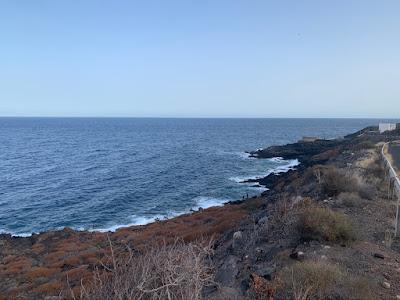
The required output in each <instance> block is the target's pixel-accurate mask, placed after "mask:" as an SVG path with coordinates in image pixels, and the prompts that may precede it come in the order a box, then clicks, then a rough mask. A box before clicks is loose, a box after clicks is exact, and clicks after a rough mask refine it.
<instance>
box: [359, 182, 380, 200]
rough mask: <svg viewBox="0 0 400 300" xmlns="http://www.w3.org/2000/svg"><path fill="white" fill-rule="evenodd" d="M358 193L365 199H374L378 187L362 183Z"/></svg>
mask: <svg viewBox="0 0 400 300" xmlns="http://www.w3.org/2000/svg"><path fill="white" fill-rule="evenodd" d="M358 194H359V195H360V197H361V198H363V199H367V200H372V199H374V198H375V195H376V188H375V187H374V186H372V185H369V184H366V183H364V184H362V185H360V187H359V190H358Z"/></svg>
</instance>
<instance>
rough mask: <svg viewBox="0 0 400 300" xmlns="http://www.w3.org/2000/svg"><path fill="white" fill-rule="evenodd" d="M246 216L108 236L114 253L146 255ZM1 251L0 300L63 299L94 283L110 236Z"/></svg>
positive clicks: (220, 211) (206, 215) (49, 236)
mask: <svg viewBox="0 0 400 300" xmlns="http://www.w3.org/2000/svg"><path fill="white" fill-rule="evenodd" d="M246 215H247V211H246V208H245V207H244V206H243V205H226V206H224V207H213V208H209V209H206V210H204V211H202V212H197V213H193V214H189V215H184V216H180V217H177V218H174V219H171V220H167V221H160V222H155V223H152V224H149V225H146V226H135V227H128V228H122V229H120V230H118V231H116V232H114V233H110V234H109V238H110V240H111V242H112V243H113V245H115V246H116V249H118V248H119V249H122V247H124V246H126V245H128V246H129V247H130V248H133V249H142V248H143V247H148V246H149V245H151V244H152V243H161V242H164V241H166V242H167V243H168V242H170V241H173V240H175V239H176V238H177V237H178V238H182V239H184V240H185V241H193V240H196V239H199V238H205V237H210V236H215V235H219V234H220V233H222V232H224V231H226V230H228V229H229V228H232V227H233V225H234V224H236V223H237V222H238V221H239V220H241V219H243V218H244V217H245V216H246ZM0 246H1V248H0V262H1V263H0V292H1V293H0V295H1V296H0V299H16V298H17V297H21V296H22V297H23V296H24V295H25V296H26V295H29V296H30V297H34V296H37V297H38V299H40V298H42V296H44V295H46V296H47V295H54V296H57V295H59V294H60V292H61V291H64V293H65V291H67V290H68V289H69V288H71V289H72V290H73V291H74V292H75V293H77V292H79V287H80V284H81V280H83V281H87V280H90V279H91V278H92V274H93V271H94V270H95V269H96V268H101V267H102V263H101V262H104V261H106V259H105V257H106V256H108V255H109V254H110V253H109V252H110V250H109V242H108V239H107V234H106V233H99V232H77V231H74V230H71V229H64V230H62V231H56V232H45V233H42V234H39V235H34V236H33V237H30V238H11V237H9V236H3V237H1V238H0ZM120 246H121V247H120ZM68 293H69V292H68Z"/></svg>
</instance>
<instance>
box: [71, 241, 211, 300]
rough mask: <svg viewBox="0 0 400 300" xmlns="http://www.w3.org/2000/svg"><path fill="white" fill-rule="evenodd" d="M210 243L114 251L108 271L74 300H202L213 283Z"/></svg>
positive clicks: (103, 272) (97, 277) (176, 244)
mask: <svg viewBox="0 0 400 300" xmlns="http://www.w3.org/2000/svg"><path fill="white" fill-rule="evenodd" d="M211 254H212V248H211V242H209V243H184V242H183V241H182V240H176V241H175V243H173V244H171V245H166V244H164V245H162V246H160V247H154V248H152V249H148V250H147V251H145V252H143V253H141V254H137V253H134V252H132V251H129V255H126V256H121V257H117V256H116V255H114V252H113V248H111V256H110V258H109V259H110V261H109V264H105V265H104V268H105V271H99V270H98V271H97V272H96V273H95V276H94V279H93V282H92V283H91V284H90V285H88V286H83V287H82V289H81V294H80V295H76V294H74V293H73V295H72V296H73V298H74V299H104V300H107V299H110V300H111V299H143V300H146V299H182V300H184V299H185V300H186V299H193V300H196V299H201V296H202V290H203V288H204V287H205V286H207V285H210V284H212V283H213V281H212V279H213V269H212V267H211V265H210V261H209V258H210V255H211Z"/></svg>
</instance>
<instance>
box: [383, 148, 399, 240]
mask: <svg viewBox="0 0 400 300" xmlns="http://www.w3.org/2000/svg"><path fill="white" fill-rule="evenodd" d="M389 144H390V143H385V144H384V145H383V147H382V151H381V154H382V158H383V162H384V164H385V168H386V171H387V173H386V175H387V178H388V199H397V202H396V219H395V222H394V236H397V234H398V231H399V230H398V229H399V217H400V211H399V209H400V179H399V176H398V174H397V172H396V170H395V169H394V167H393V165H392V162H391V161H390V159H389V158H388V156H387V153H388V152H389Z"/></svg>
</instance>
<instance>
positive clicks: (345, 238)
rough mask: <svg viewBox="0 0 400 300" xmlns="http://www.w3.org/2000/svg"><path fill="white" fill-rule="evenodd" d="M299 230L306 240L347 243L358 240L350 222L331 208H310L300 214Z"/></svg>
mask: <svg viewBox="0 0 400 300" xmlns="http://www.w3.org/2000/svg"><path fill="white" fill-rule="evenodd" d="M297 229H298V231H299V234H300V236H301V238H303V239H305V240H321V241H322V240H324V241H329V242H339V243H347V242H351V241H354V240H355V238H356V235H355V230H354V228H353V225H352V223H351V222H350V220H349V219H348V218H347V217H346V216H345V215H344V214H342V213H339V212H335V211H333V210H331V209H329V208H325V207H318V206H310V207H308V208H306V209H304V211H303V212H302V213H301V214H300V216H299V220H298V224H297Z"/></svg>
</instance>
